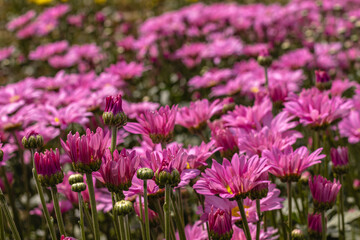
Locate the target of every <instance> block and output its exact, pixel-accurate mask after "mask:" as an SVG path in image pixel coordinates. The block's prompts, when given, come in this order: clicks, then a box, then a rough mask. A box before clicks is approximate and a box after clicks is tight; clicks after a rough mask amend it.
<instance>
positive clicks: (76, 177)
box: [69, 173, 84, 185]
mask: <svg viewBox="0 0 360 240" xmlns="http://www.w3.org/2000/svg"><path fill="white" fill-rule="evenodd" d="M83 182H84V177H83V175H81V174H79V173H76V174H72V175H71V176H70V177H69V184H70V185H73V184H75V183H83Z"/></svg>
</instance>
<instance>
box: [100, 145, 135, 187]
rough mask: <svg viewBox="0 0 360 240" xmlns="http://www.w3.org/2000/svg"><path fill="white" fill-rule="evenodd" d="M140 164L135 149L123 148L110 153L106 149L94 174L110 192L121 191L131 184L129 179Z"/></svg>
mask: <svg viewBox="0 0 360 240" xmlns="http://www.w3.org/2000/svg"><path fill="white" fill-rule="evenodd" d="M139 165H140V157H139V156H138V155H137V154H136V151H135V150H134V151H129V150H126V149H125V148H123V149H122V150H121V152H120V153H119V152H118V151H117V150H115V151H114V152H113V154H111V152H110V150H109V149H107V150H106V152H105V155H104V157H103V163H102V165H101V167H100V169H99V171H98V172H97V173H94V176H95V177H96V178H97V179H99V181H100V182H102V183H104V184H105V186H106V187H107V188H108V190H109V191H110V192H115V193H122V191H126V190H128V189H129V187H130V186H131V180H132V178H133V176H134V174H135V173H136V170H137V169H138V167H139Z"/></svg>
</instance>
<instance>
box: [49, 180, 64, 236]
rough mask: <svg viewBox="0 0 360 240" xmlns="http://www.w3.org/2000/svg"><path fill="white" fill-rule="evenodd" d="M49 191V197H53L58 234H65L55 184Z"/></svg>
mask: <svg viewBox="0 0 360 240" xmlns="http://www.w3.org/2000/svg"><path fill="white" fill-rule="evenodd" d="M50 191H51V197H52V199H53V204H54V210H55V215H56V219H57V223H58V225H59V231H60V234H61V235H64V236H66V232H65V226H64V221H63V218H62V215H61V210H60V205H59V198H58V194H57V188H56V186H55V187H51V188H50Z"/></svg>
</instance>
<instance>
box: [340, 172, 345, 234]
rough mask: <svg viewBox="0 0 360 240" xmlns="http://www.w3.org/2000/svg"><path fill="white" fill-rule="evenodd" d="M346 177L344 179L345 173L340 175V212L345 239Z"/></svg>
mask: <svg viewBox="0 0 360 240" xmlns="http://www.w3.org/2000/svg"><path fill="white" fill-rule="evenodd" d="M343 183H344V179H343V175H340V184H341V189H340V213H341V233H342V237H343V239H344V240H345V239H346V238H345V216H344V185H343Z"/></svg>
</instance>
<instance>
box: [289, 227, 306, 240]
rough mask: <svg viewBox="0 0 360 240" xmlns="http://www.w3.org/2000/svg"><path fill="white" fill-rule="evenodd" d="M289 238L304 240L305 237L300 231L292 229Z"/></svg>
mask: <svg viewBox="0 0 360 240" xmlns="http://www.w3.org/2000/svg"><path fill="white" fill-rule="evenodd" d="M291 238H292V239H293V240H305V236H304V234H303V232H302V231H301V230H300V229H294V230H292V232H291Z"/></svg>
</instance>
